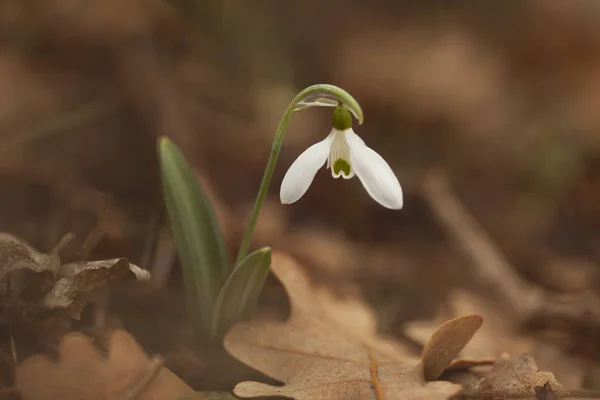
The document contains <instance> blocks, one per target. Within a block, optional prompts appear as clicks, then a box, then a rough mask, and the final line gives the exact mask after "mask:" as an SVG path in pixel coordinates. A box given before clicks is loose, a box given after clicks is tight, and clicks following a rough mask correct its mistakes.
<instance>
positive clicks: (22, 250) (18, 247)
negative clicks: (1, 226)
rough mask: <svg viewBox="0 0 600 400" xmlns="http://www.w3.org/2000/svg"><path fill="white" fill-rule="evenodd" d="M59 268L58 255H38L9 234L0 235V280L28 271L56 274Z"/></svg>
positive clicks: (26, 244)
mask: <svg viewBox="0 0 600 400" xmlns="http://www.w3.org/2000/svg"><path fill="white" fill-rule="evenodd" d="M59 267H60V258H59V257H58V254H55V253H50V254H44V253H40V252H39V251H37V250H36V249H34V248H33V247H32V246H31V245H29V244H28V243H26V242H25V241H23V240H21V239H19V238H17V237H16V236H14V235H11V234H9V233H3V232H1V233H0V280H2V279H4V278H5V277H6V275H7V274H8V273H10V272H12V271H16V270H20V269H29V270H31V271H33V272H38V273H39V272H44V271H49V272H51V273H52V274H56V272H57V271H58V268H59Z"/></svg>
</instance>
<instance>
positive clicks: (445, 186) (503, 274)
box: [422, 172, 542, 317]
mask: <svg viewBox="0 0 600 400" xmlns="http://www.w3.org/2000/svg"><path fill="white" fill-rule="evenodd" d="M422 194H423V196H424V198H425V200H426V201H427V203H428V204H429V207H430V208H431V210H432V211H433V214H434V215H435V216H436V218H437V220H438V222H439V223H440V224H441V225H442V227H443V228H444V230H445V231H446V232H447V233H448V234H449V235H450V236H451V237H452V239H454V240H455V241H456V242H457V244H458V245H459V246H460V247H461V248H462V249H463V250H464V252H465V253H466V255H467V256H469V257H470V258H471V260H472V261H473V264H474V266H475V268H474V270H473V272H475V273H476V274H477V276H478V277H479V278H480V279H481V280H482V281H484V282H485V283H486V284H488V285H490V286H494V287H495V288H496V289H497V290H498V292H499V294H500V295H501V296H502V297H503V299H504V300H505V301H506V304H508V305H509V306H510V307H511V309H512V310H513V311H514V312H516V315H518V316H521V317H524V316H527V315H529V314H530V313H531V312H532V311H533V310H534V309H535V308H536V307H537V306H538V305H539V304H540V301H541V299H542V292H541V291H540V290H539V289H538V288H536V287H534V286H531V285H528V284H527V283H525V282H524V281H523V280H522V279H521V278H520V277H519V275H518V274H517V273H516V272H515V270H514V268H513V267H512V266H511V265H510V263H509V262H508V261H507V260H506V258H505V257H504V256H503V255H502V253H501V252H500V250H499V249H498V248H497V247H496V246H495V245H494V243H493V242H492V240H491V238H490V237H489V235H488V234H487V232H485V230H484V229H483V228H482V227H481V226H480V225H479V224H478V222H477V221H476V220H475V218H474V217H473V216H472V215H470V213H469V212H468V210H467V209H466V208H465V207H464V205H463V204H462V202H461V201H460V199H459V198H458V197H457V196H456V195H455V194H454V193H453V192H452V190H451V188H450V185H449V183H448V180H447V178H446V176H445V175H444V174H443V173H441V172H430V173H428V174H427V175H426V176H425V179H424V182H423V185H422Z"/></svg>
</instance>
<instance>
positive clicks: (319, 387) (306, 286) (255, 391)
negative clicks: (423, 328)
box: [225, 253, 481, 400]
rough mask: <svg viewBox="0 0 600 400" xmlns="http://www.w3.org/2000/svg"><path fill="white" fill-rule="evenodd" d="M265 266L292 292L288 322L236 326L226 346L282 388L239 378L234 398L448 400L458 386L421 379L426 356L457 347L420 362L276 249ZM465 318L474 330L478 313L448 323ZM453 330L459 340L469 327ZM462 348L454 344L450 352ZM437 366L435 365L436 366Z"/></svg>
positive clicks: (357, 306) (362, 309)
mask: <svg viewBox="0 0 600 400" xmlns="http://www.w3.org/2000/svg"><path fill="white" fill-rule="evenodd" d="M271 269H272V271H273V273H274V274H275V275H276V276H277V278H278V279H279V280H280V281H281V283H282V284H283V285H284V287H285V289H286V291H287V293H288V296H289V297H290V304H291V315H290V318H289V320H288V321H287V322H285V323H281V322H273V321H268V322H265V321H251V322H245V323H240V324H237V325H235V326H234V327H233V328H232V329H231V330H230V332H229V333H228V335H227V336H226V338H225V348H226V349H227V350H228V351H229V352H230V353H231V354H232V355H233V356H235V357H236V358H238V359H240V360H241V361H242V362H244V363H246V364H248V365H250V366H252V367H254V368H256V369H258V370H260V371H262V372H264V373H266V374H267V375H269V376H271V377H273V378H275V379H277V380H279V381H283V382H285V386H281V387H277V386H271V385H267V384H264V383H260V382H242V383H239V384H238V385H236V387H235V388H234V393H235V394H236V395H237V396H240V397H258V396H286V397H292V398H294V399H297V400H304V399H306V400H308V399H310V400H321V399H322V400H325V399H328V400H336V399H340V400H341V399H378V400H382V399H398V398H402V399H406V400H411V399H422V398H429V399H448V398H450V397H451V396H453V395H456V394H457V393H459V392H460V391H461V386H460V385H454V384H451V383H449V382H441V381H437V382H426V381H425V380H424V377H423V368H425V369H427V370H428V369H429V368H430V366H429V364H428V363H429V362H430V361H431V360H436V361H438V362H439V359H443V360H447V362H448V363H449V362H450V361H451V360H452V359H453V358H454V357H455V356H456V355H457V353H456V354H450V352H449V353H448V354H445V355H441V356H439V355H435V354H434V353H435V351H436V350H437V347H436V346H432V347H431V348H430V351H429V352H428V353H426V354H425V356H424V357H423V358H422V359H421V361H420V362H419V361H418V360H417V359H415V358H413V357H411V356H409V355H408V354H409V353H408V351H407V350H406V349H404V348H402V347H401V346H400V345H399V344H397V343H395V342H392V341H388V340H385V339H383V338H381V337H379V336H378V335H377V333H376V323H375V317H374V315H373V312H372V311H371V310H370V309H369V308H368V307H366V305H365V304H364V303H363V302H361V301H358V300H356V299H345V300H343V301H341V300H336V299H335V298H334V297H333V296H332V295H331V293H329V292H328V291H327V290H325V289H318V288H315V287H312V286H311V284H310V280H309V278H308V276H307V274H306V272H304V271H303V270H302V268H301V267H300V266H299V265H298V264H297V263H295V262H294V261H293V260H292V259H290V258H289V257H287V256H285V255H283V254H281V253H275V254H273V262H272V266H271ZM473 318H474V319H475V320H476V322H475V323H474V322H473V320H472V319H473ZM464 323H466V324H468V325H469V327H470V328H469V329H467V330H466V331H470V330H473V327H474V326H476V325H480V324H481V317H479V316H468V317H465V319H463V320H461V321H459V322H453V324H454V325H455V327H458V328H459V329H460V327H461V325H462V324H464ZM475 330H476V329H475ZM449 331H450V330H448V331H445V332H446V333H447V332H449ZM473 333H474V332H473ZM442 335H443V334H442ZM459 336H460V337H459V339H458V340H460V341H463V342H464V341H465V339H466V340H467V341H468V339H469V338H470V336H472V333H471V334H470V335H469V334H467V335H459ZM446 340H448V341H449V342H451V341H452V338H451V337H450V338H447V339H446ZM465 343H466V342H465ZM465 343H462V346H464V344H465ZM462 346H455V345H454V344H453V345H452V351H453V352H456V349H457V348H458V351H460V349H462ZM421 363H424V364H421ZM424 365H425V366H424ZM442 367H443V366H441V363H439V364H436V366H435V369H439V368H442ZM442 370H443V368H442ZM431 375H433V373H432V374H430V376H431Z"/></svg>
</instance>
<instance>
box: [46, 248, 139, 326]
mask: <svg viewBox="0 0 600 400" xmlns="http://www.w3.org/2000/svg"><path fill="white" fill-rule="evenodd" d="M126 278H130V279H136V280H139V281H147V280H148V279H150V273H149V272H148V271H145V270H143V269H141V268H140V267H138V266H136V265H133V264H130V263H129V262H128V261H127V259H125V258H115V259H112V260H104V261H90V262H85V261H81V262H74V263H70V264H66V265H63V266H61V267H60V268H59V272H58V281H56V283H55V284H54V286H53V287H52V289H51V290H50V292H48V293H47V294H46V296H44V299H43V300H42V305H43V306H44V307H45V308H48V309H54V308H62V309H66V308H69V307H71V308H73V312H72V313H71V315H72V317H73V318H79V313H80V311H81V308H82V306H84V305H85V302H86V298H87V296H89V295H90V294H92V293H93V292H95V291H97V290H98V289H100V288H103V287H105V286H106V285H107V284H109V283H110V282H113V281H116V280H123V279H126Z"/></svg>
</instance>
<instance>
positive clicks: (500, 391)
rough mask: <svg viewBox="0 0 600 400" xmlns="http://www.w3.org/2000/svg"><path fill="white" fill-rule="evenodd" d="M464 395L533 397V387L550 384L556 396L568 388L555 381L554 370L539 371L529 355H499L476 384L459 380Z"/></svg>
mask: <svg viewBox="0 0 600 400" xmlns="http://www.w3.org/2000/svg"><path fill="white" fill-rule="evenodd" d="M463 386H464V393H465V395H467V396H477V397H479V396H481V397H485V398H487V397H493V396H500V398H535V397H536V389H535V387H538V386H541V387H544V386H550V387H551V388H552V390H553V392H554V394H555V395H556V396H558V397H559V398H563V397H565V396H569V395H570V394H571V391H570V390H568V389H566V388H565V387H564V386H563V385H561V384H560V383H558V382H557V381H556V378H555V377H554V374H553V373H551V372H547V371H540V370H539V368H538V366H537V364H536V362H535V360H534V359H533V358H532V357H530V356H526V355H524V356H521V357H516V358H511V357H510V356H508V355H504V356H502V357H501V358H500V359H499V360H498V361H496V364H495V365H494V367H493V369H492V370H491V371H490V372H489V373H486V374H485V375H484V376H483V378H481V379H479V380H478V381H477V383H476V385H470V384H466V383H464V382H463Z"/></svg>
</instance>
